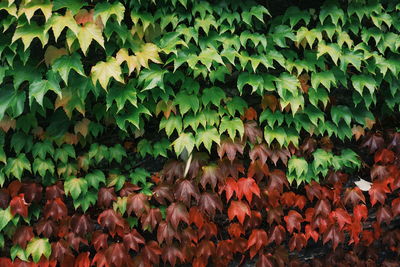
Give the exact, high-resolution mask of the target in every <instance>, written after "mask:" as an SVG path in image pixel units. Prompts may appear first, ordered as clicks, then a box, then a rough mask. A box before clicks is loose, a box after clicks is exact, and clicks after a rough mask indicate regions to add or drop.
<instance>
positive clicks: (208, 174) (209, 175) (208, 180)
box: [200, 165, 223, 191]
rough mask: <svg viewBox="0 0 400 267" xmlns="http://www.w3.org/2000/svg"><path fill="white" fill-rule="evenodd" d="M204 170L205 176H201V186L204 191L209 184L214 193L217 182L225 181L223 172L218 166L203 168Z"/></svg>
mask: <svg viewBox="0 0 400 267" xmlns="http://www.w3.org/2000/svg"><path fill="white" fill-rule="evenodd" d="M202 170H203V175H202V176H201V179H200V184H201V185H202V187H203V188H204V189H206V186H207V184H209V185H210V186H211V189H212V190H213V191H214V190H215V186H216V185H217V182H218V181H223V180H222V179H223V177H222V173H221V170H220V169H219V167H218V165H209V166H203V167H202Z"/></svg>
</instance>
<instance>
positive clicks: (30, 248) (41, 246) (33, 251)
mask: <svg viewBox="0 0 400 267" xmlns="http://www.w3.org/2000/svg"><path fill="white" fill-rule="evenodd" d="M26 254H27V256H32V259H33V261H34V262H35V263H37V262H39V260H40V258H41V257H42V255H43V256H45V257H46V258H49V257H50V254H51V245H50V243H49V239H48V238H38V237H34V238H33V239H32V240H31V241H29V243H28V245H27V246H26Z"/></svg>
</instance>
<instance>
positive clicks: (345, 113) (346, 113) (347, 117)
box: [331, 105, 352, 125]
mask: <svg viewBox="0 0 400 267" xmlns="http://www.w3.org/2000/svg"><path fill="white" fill-rule="evenodd" d="M331 117H332V121H333V122H334V123H335V124H336V125H338V123H339V121H340V120H342V119H343V120H344V121H345V122H346V124H347V125H350V123H351V119H352V113H351V110H350V109H349V107H347V106H343V105H338V106H332V108H331Z"/></svg>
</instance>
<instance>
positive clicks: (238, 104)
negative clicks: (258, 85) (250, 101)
mask: <svg viewBox="0 0 400 267" xmlns="http://www.w3.org/2000/svg"><path fill="white" fill-rule="evenodd" d="M247 107H248V106H247V102H246V101H244V99H243V98H241V97H238V96H235V97H233V98H232V99H231V100H230V101H228V102H227V103H226V108H227V109H228V112H229V114H230V115H232V116H233V117H234V116H235V115H236V112H239V114H240V115H243V114H244V112H245V110H246V109H247Z"/></svg>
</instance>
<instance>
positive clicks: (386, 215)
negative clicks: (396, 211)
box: [376, 205, 393, 225]
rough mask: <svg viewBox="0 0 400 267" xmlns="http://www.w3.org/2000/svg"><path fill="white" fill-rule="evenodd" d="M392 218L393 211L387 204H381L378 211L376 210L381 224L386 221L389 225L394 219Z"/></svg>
mask: <svg viewBox="0 0 400 267" xmlns="http://www.w3.org/2000/svg"><path fill="white" fill-rule="evenodd" d="M392 218H393V214H392V211H391V210H390V208H389V207H388V206H386V205H385V206H380V207H379V209H378V211H377V212H376V219H377V221H378V223H379V224H382V223H383V222H385V223H386V224H387V225H389V224H390V222H391V221H392Z"/></svg>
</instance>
